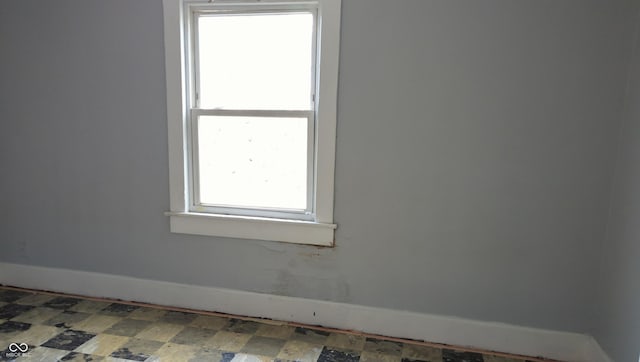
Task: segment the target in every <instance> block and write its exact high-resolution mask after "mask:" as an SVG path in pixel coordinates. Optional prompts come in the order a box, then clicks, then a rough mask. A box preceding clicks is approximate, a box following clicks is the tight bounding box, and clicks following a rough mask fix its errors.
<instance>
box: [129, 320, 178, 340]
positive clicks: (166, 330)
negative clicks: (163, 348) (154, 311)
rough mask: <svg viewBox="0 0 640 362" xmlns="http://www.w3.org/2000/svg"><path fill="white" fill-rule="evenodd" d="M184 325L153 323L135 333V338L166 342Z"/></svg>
mask: <svg viewBox="0 0 640 362" xmlns="http://www.w3.org/2000/svg"><path fill="white" fill-rule="evenodd" d="M183 329H184V326H181V325H177V324H169V323H160V322H159V323H153V324H152V325H150V326H149V327H147V329H145V330H143V331H142V332H140V333H138V334H137V335H136V338H141V339H150V340H152V341H159V342H168V341H169V340H170V339H171V338H173V337H175V335H176V334H178V333H180V331H181V330H183Z"/></svg>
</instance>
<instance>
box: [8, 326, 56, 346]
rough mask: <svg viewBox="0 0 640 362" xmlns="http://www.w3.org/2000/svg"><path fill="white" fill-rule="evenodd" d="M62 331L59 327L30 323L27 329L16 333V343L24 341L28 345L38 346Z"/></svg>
mask: <svg viewBox="0 0 640 362" xmlns="http://www.w3.org/2000/svg"><path fill="white" fill-rule="evenodd" d="M60 332H62V330H61V329H59V328H56V327H51V326H43V325H37V324H35V325H32V326H31V328H29V330H27V331H24V332H22V333H20V334H19V335H17V336H16V337H15V338H14V340H15V342H16V343H26V344H28V345H30V346H31V345H33V346H39V345H41V344H42V343H44V342H46V341H48V340H50V339H51V338H53V337H55V336H57V335H58V334H60Z"/></svg>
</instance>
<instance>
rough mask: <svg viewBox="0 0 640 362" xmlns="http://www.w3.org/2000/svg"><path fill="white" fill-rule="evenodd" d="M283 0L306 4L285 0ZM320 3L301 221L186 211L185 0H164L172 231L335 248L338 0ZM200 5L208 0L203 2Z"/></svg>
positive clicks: (268, 0) (232, 0)
mask: <svg viewBox="0 0 640 362" xmlns="http://www.w3.org/2000/svg"><path fill="white" fill-rule="evenodd" d="M222 2H229V3H238V2H242V1H236V0H216V3H222ZM286 2H300V3H309V2H310V1H298V0H288V1H286ZM311 2H313V3H317V5H318V25H319V28H318V29H319V30H318V34H317V36H318V42H319V44H320V46H319V49H318V51H317V54H316V56H317V63H318V64H320V69H318V70H317V71H318V75H317V81H318V83H319V85H318V87H317V93H316V99H317V102H318V103H317V108H316V117H317V119H316V132H315V147H316V151H315V152H316V159H315V216H316V217H315V220H314V221H300V220H289V219H274V218H262V217H249V216H236V215H222V214H209V213H196V212H192V211H189V203H190V201H189V191H188V189H187V185H188V176H187V166H188V163H187V162H188V153H187V150H186V142H185V140H186V132H187V129H186V124H187V122H188V118H187V117H188V113H189V112H188V109H189V105H188V104H187V90H186V89H185V80H186V79H187V78H188V75H187V74H186V69H187V68H186V67H185V56H184V52H183V49H184V42H185V37H184V35H185V34H184V33H183V31H184V30H183V29H184V24H183V21H184V14H183V11H184V10H183V9H184V6H183V5H184V1H183V0H163V7H164V39H165V67H166V82H167V124H168V136H169V186H170V207H171V211H169V212H166V215H167V216H168V217H169V218H170V227H171V232H175V233H185V234H197V235H210V236H222V237H233V238H243V239H258V240H272V241H281V242H289V243H297V244H309V245H321V246H333V244H334V231H335V229H336V225H335V224H334V223H333V193H334V167H335V141H336V117H337V92H338V91H337V90H338V62H339V42H340V8H341V0H315V1H311ZM202 3H207V0H203V1H202ZM262 3H273V4H274V5H276V4H282V3H283V1H281V0H280V1H278V0H276V1H274V0H262Z"/></svg>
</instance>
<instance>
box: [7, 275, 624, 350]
mask: <svg viewBox="0 0 640 362" xmlns="http://www.w3.org/2000/svg"><path fill="white" fill-rule="evenodd" d="M0 284H4V285H12V286H19V287H23V288H32V289H40V290H49V291H57V292H63V293H71V294H79V295H85V296H92V297H106V298H115V299H122V300H128V301H137V302H144V303H152V304H158V305H165V306H174V307H181V308H191V309H198V310H207V311H216V312H221V313H229V314H237V315H244V316H252V317H261V318H270V319H275V320H283V321H292V322H298V323H305V324H311V325H322V326H325V327H331V328H339V329H346V330H357V331H361V332H365V333H372V334H379V335H384V336H393V337H399V338H410V339H416V340H423V341H429V342H434V343H443V344H451V345H457V346H465V347H472V348H478V349H484V350H489V351H501V352H507V353H513V354H520V355H527V356H543V357H546V358H552V359H557V360H562V361H571V362H611V361H610V360H609V359H608V358H607V357H606V354H604V352H602V350H600V347H599V346H598V345H597V343H596V342H595V341H594V340H593V338H591V337H589V336H587V335H582V334H577V333H568V332H559V331H551V330H543V329H535V328H527V327H521V326H514V325H508V324H502V323H493V322H483V321H476V320H469V319H462V318H456V317H447V316H439V315H429V314H422V313H414V312H407V311H399V310H392V309H384V308H374V307H367V306H362V305H352V304H344V303H334V302H327V301H319V300H311V299H302V298H294V297H284V296H277V295H269V294H260V293H253V292H245V291H238V290H230V289H222V288H212V287H203V286H196V285H188V284H178V283H170V282H164V281H157V280H148V279H139V278H132V277H127V276H119V275H111V274H100V273H94V272H86V271H77V270H67V269H55V268H44V267H37V266H28V265H18V264H9V263H0ZM598 350H600V352H599V353H601V355H602V357H601V358H600V357H597V354H593V355H591V354H590V353H591V352H592V351H593V353H596V352H597V351H598Z"/></svg>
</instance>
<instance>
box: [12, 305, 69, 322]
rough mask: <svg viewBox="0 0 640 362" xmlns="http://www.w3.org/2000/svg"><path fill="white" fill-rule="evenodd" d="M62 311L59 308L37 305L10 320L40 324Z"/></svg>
mask: <svg viewBox="0 0 640 362" xmlns="http://www.w3.org/2000/svg"><path fill="white" fill-rule="evenodd" d="M62 312H63V311H62V310H60V309H53V308H45V307H37V308H33V309H32V310H30V311H28V312H24V313H22V314H20V315H19V316H17V317H15V318H13V319H12V320H14V321H18V322H24V323H31V324H41V323H44V322H45V321H48V320H49V319H51V318H53V317H55V316H57V315H58V314H60V313H62Z"/></svg>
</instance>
